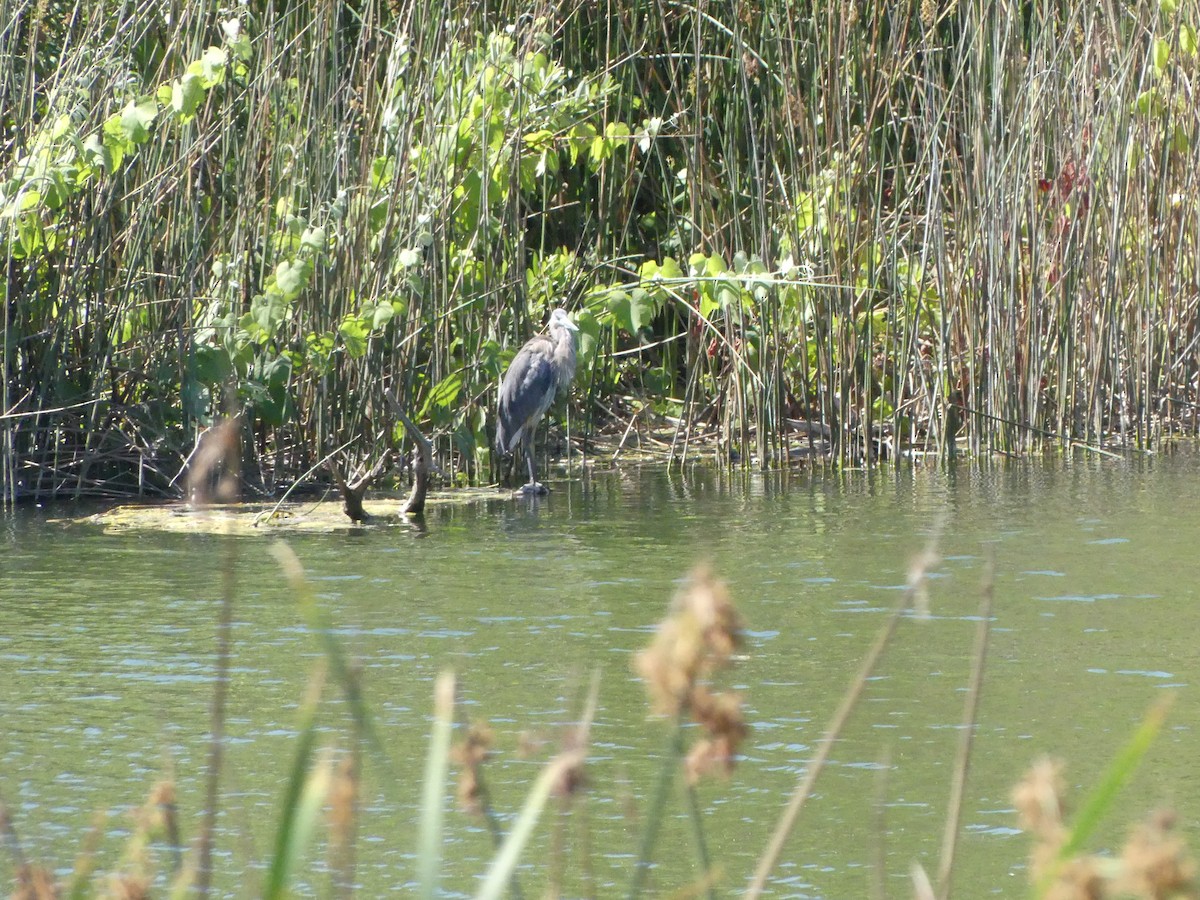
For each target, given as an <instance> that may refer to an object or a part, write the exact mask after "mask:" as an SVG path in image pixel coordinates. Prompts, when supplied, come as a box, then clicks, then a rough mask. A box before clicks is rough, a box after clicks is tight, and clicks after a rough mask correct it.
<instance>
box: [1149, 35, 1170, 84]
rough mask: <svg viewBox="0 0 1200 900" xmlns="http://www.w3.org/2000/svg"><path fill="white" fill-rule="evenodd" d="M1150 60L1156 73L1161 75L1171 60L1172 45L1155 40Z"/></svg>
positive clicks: (1158, 39) (1161, 40)
mask: <svg viewBox="0 0 1200 900" xmlns="http://www.w3.org/2000/svg"><path fill="white" fill-rule="evenodd" d="M1150 59H1151V65H1152V66H1153V67H1154V69H1155V71H1156V72H1157V73H1158V74H1159V75H1161V74H1162V73H1163V72H1164V71H1165V70H1166V68H1167V63H1168V62H1169V61H1170V59H1171V45H1170V44H1168V43H1167V42H1166V41H1164V40H1163V39H1162V38H1155V39H1154V43H1153V45H1152V46H1151V49H1150Z"/></svg>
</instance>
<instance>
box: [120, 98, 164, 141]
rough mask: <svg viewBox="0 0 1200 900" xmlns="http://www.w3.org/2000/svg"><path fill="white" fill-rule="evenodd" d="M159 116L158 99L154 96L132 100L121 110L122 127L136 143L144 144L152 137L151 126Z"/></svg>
mask: <svg viewBox="0 0 1200 900" xmlns="http://www.w3.org/2000/svg"><path fill="white" fill-rule="evenodd" d="M157 117H158V101H157V100H155V99H154V98H153V97H143V98H142V99H140V100H130V101H129V104H128V105H127V106H126V107H125V108H124V109H123V110H121V120H120V121H121V128H122V129H123V131H124V132H125V136H126V137H127V138H128V139H129V140H130V141H132V142H133V143H135V144H144V143H146V141H147V140H149V138H150V126H151V125H153V124H154V120H155V118H157Z"/></svg>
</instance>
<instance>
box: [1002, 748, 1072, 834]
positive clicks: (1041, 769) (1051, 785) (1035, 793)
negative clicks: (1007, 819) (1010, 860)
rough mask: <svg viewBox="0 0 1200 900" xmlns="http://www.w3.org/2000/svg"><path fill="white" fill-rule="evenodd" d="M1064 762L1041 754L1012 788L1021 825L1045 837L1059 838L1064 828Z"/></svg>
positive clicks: (1014, 803) (1014, 804)
mask: <svg viewBox="0 0 1200 900" xmlns="http://www.w3.org/2000/svg"><path fill="white" fill-rule="evenodd" d="M1062 769H1063V767H1062V763H1061V762H1059V761H1058V760H1053V759H1050V758H1049V757H1045V756H1044V757H1042V758H1041V759H1039V760H1038V761H1037V762H1035V763H1034V764H1033V767H1032V768H1031V769H1030V770H1029V771H1028V772H1026V773H1025V777H1024V778H1022V779H1021V781H1020V782H1019V783H1018V784H1017V786H1016V787H1015V788H1013V794H1012V800H1013V806H1015V807H1016V808H1017V817H1018V819H1019V820H1020V823H1021V827H1022V828H1024V829H1025V830H1026V831H1028V832H1031V833H1032V834H1033V835H1035V836H1036V837H1038V838H1040V839H1042V840H1057V839H1060V838H1061V836H1062V831H1063V824H1062V823H1063V799H1062V798H1063V793H1064V791H1065V785H1064V784H1063V777H1062Z"/></svg>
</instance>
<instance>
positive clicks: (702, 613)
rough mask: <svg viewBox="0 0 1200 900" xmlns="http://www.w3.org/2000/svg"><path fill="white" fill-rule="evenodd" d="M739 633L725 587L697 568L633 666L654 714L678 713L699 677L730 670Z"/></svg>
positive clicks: (736, 617) (737, 622)
mask: <svg viewBox="0 0 1200 900" xmlns="http://www.w3.org/2000/svg"><path fill="white" fill-rule="evenodd" d="M740 629H741V622H740V620H739V618H738V614H737V610H736V609H735V608H734V606H733V603H732V602H731V601H730V599H729V591H728V590H727V589H726V587H725V584H724V582H722V581H720V580H718V579H717V578H715V577H714V576H713V574H712V572H711V570H709V569H708V567H706V566H700V567H698V568H697V569H696V570H695V571H694V572H693V573H692V575H691V578H690V579H689V580H688V583H687V584H686V585H685V586H684V588H683V590H682V591H680V593H679V594H677V595H676V597H675V600H674V601H673V602H672V604H671V610H670V612H669V613H668V614H667V617H666V618H665V619H663V621H662V622H661V623H660V624H659V626H658V631H657V632H656V633H655V636H654V640H653V641H652V642H651V644H650V646H649V647H647V648H646V649H645V650H643V651H642V652H641V653H639V654H638V656H637V659H636V661H635V665H636V668H637V671H638V673H639V674H640V675H641V676H642V677H643V678H644V679H645V680H646V690H647V691H648V693H649V694H650V698H651V701H652V703H653V706H654V708H655V710H656V711H657V712H661V713H665V714H668V715H670V714H674V713H677V712H678V711H679V710H680V709H682V708H683V706H684V705H686V703H687V702H688V700H689V695H690V694H691V692H692V689H693V688H694V686H695V685H696V682H697V680H698V679H699V678H700V677H701V676H703V675H706V674H708V673H710V672H712V671H714V670H716V669H719V668H722V667H724V666H726V665H728V663H729V658H730V657H731V656H732V655H733V652H734V650H735V649H736V648H737V647H738V645H739V644H740V642H741V636H740Z"/></svg>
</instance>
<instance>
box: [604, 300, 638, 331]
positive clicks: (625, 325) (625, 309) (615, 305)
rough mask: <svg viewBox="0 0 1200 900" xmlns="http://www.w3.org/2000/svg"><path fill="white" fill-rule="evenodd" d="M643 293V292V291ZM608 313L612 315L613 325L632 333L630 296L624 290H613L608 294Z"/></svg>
mask: <svg viewBox="0 0 1200 900" xmlns="http://www.w3.org/2000/svg"><path fill="white" fill-rule="evenodd" d="M643 293H645V292H644V291H643ZM605 305H606V306H607V308H608V314H609V315H610V316H611V317H612V323H613V327H614V328H617V329H618V330H620V331H628V332H630V333H633V332H634V331H635V329H634V327H633V308H632V298H631V297H630V296H629V294H627V293H625V292H624V291H613V292H612V293H610V294H609V295H608V303H607V304H605Z"/></svg>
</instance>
